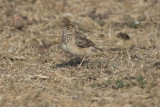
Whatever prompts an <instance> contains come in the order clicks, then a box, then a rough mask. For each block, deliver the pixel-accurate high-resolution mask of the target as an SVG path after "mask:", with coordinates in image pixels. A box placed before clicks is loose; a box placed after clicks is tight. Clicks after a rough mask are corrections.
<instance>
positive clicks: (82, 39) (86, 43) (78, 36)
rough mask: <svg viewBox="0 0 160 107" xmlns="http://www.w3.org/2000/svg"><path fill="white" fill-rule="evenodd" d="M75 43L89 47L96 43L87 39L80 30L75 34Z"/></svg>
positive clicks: (82, 46)
mask: <svg viewBox="0 0 160 107" xmlns="http://www.w3.org/2000/svg"><path fill="white" fill-rule="evenodd" d="M75 43H76V45H77V46H79V47H81V48H89V47H93V46H95V44H94V43H93V42H92V41H91V40H89V39H87V37H86V36H85V35H82V34H81V33H78V32H77V33H76V35H75Z"/></svg>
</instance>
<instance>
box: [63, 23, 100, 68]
mask: <svg viewBox="0 0 160 107" xmlns="http://www.w3.org/2000/svg"><path fill="white" fill-rule="evenodd" d="M62 49H63V50H64V51H65V52H67V53H70V54H72V55H75V56H78V57H83V58H82V61H81V63H80V64H79V65H78V67H80V66H81V65H82V63H83V61H84V58H85V56H86V55H87V54H89V53H90V52H91V51H92V50H93V49H98V50H100V51H102V49H100V48H97V47H96V46H95V44H94V43H93V42H92V41H91V40H89V39H87V37H86V36H85V35H83V34H82V33H80V32H78V31H77V30H76V29H75V27H74V25H73V24H66V25H65V27H64V32H63V35H62Z"/></svg>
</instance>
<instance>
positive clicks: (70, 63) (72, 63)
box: [56, 58, 88, 67]
mask: <svg viewBox="0 0 160 107" xmlns="http://www.w3.org/2000/svg"><path fill="white" fill-rule="evenodd" d="M81 60H82V59H81V58H75V59H72V60H70V61H68V62H62V63H60V64H57V65H56V66H57V67H66V66H73V67H77V66H78V65H79V64H80V63H81ZM87 62H88V61H83V64H82V66H83V65H84V64H85V63H87Z"/></svg>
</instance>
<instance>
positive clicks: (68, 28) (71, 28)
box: [64, 24, 76, 34]
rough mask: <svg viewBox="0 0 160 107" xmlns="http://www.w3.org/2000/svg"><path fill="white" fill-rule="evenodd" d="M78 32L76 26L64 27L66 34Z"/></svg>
mask: <svg viewBox="0 0 160 107" xmlns="http://www.w3.org/2000/svg"><path fill="white" fill-rule="evenodd" d="M75 31H76V29H75V28H74V25H72V24H66V25H65V27H64V33H66V34H73V33H74V32H75Z"/></svg>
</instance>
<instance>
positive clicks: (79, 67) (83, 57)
mask: <svg viewBox="0 0 160 107" xmlns="http://www.w3.org/2000/svg"><path fill="white" fill-rule="evenodd" d="M84 59H85V56H83V58H82V61H81V63H80V64H79V65H78V68H80V67H81V65H82V63H83V61H84Z"/></svg>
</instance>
